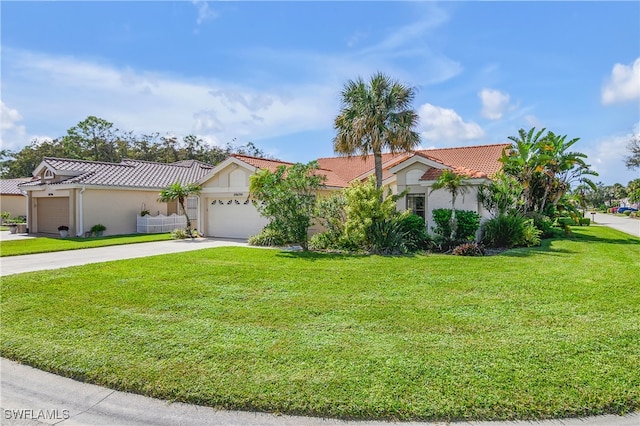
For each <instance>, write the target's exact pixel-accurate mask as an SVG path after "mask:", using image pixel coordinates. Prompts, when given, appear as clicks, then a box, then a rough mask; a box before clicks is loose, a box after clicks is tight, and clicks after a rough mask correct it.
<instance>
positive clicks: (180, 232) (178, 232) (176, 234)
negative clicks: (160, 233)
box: [171, 228, 189, 240]
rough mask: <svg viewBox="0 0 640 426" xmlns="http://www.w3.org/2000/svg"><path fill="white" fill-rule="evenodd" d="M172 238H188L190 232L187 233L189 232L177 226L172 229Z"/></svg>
mask: <svg viewBox="0 0 640 426" xmlns="http://www.w3.org/2000/svg"><path fill="white" fill-rule="evenodd" d="M171 238H173V239H174V240H184V239H186V238H189V234H187V232H186V231H185V230H184V229H182V228H176V229H174V230H173V231H171Z"/></svg>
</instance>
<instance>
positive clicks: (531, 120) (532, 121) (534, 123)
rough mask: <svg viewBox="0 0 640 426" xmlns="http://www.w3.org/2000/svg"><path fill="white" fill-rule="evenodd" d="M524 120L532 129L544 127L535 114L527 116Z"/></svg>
mask: <svg viewBox="0 0 640 426" xmlns="http://www.w3.org/2000/svg"><path fill="white" fill-rule="evenodd" d="M524 120H525V121H526V122H527V124H528V125H529V126H531V127H544V126H543V124H542V121H540V119H539V118H538V117H536V116H535V115H533V114H527V115H525V116H524Z"/></svg>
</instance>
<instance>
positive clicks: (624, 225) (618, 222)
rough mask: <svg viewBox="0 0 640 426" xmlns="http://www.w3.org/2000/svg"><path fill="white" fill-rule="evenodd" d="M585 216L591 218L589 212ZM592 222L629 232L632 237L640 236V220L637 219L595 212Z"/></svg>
mask: <svg viewBox="0 0 640 426" xmlns="http://www.w3.org/2000/svg"><path fill="white" fill-rule="evenodd" d="M587 217H588V218H591V214H587ZM594 223H595V224H596V225H603V226H608V227H609V228H613V229H617V230H618V231H622V232H625V233H627V234H631V235H633V236H634V237H640V220H638V219H631V218H629V217H622V216H615V215H612V214H604V213H596V214H595V222H594Z"/></svg>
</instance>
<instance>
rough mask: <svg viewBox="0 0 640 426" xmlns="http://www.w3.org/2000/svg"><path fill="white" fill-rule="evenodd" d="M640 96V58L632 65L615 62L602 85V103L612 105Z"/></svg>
mask: <svg viewBox="0 0 640 426" xmlns="http://www.w3.org/2000/svg"><path fill="white" fill-rule="evenodd" d="M638 98H640V58H638V59H636V60H635V62H634V63H633V64H632V65H623V64H615V65H614V66H613V70H612V71H611V76H609V78H608V79H607V81H606V83H605V84H604V86H603V87H602V103H603V104H604V105H611V104H615V103H619V102H626V101H631V100H633V99H638Z"/></svg>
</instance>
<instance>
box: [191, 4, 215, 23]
mask: <svg viewBox="0 0 640 426" xmlns="http://www.w3.org/2000/svg"><path fill="white" fill-rule="evenodd" d="M191 4H193V5H194V6H195V7H196V9H197V10H198V18H197V19H196V23H197V24H198V25H200V24H202V23H203V22H204V21H207V20H209V19H214V18H216V17H218V14H217V13H216V12H215V11H214V10H213V9H210V8H209V2H206V1H200V0H193V1H192V2H191Z"/></svg>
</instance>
